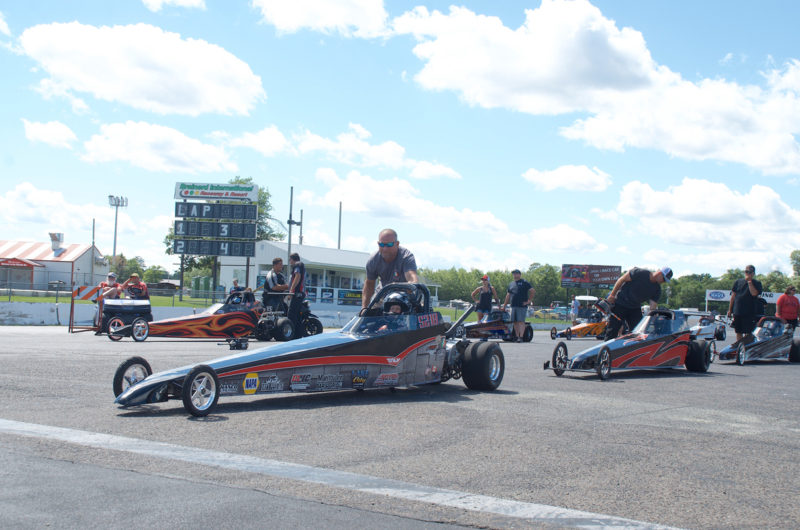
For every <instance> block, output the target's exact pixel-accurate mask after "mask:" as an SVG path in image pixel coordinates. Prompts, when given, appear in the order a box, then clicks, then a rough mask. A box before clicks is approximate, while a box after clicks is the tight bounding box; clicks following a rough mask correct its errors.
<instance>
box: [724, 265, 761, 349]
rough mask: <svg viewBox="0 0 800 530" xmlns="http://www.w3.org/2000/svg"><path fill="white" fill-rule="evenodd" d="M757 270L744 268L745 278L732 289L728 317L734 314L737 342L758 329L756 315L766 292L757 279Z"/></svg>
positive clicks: (738, 281) (749, 267)
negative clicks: (760, 299) (759, 299)
mask: <svg viewBox="0 0 800 530" xmlns="http://www.w3.org/2000/svg"><path fill="white" fill-rule="evenodd" d="M755 274H756V268H755V267H754V266H753V265H748V266H746V267H745V268H744V278H739V279H738V280H736V281H735V282H734V284H733V287H732V288H731V302H730V304H729V305H728V317H729V318H730V316H731V314H733V329H734V330H735V331H736V342H739V341H741V340H742V339H743V338H744V337H745V336H749V335H750V334H751V333H752V332H753V330H754V329H755V327H756V314H757V313H758V311H759V309H760V302H759V301H758V298H759V296H761V293H762V292H763V291H764V289H763V287H762V286H761V282H760V281H758V280H756V278H755Z"/></svg>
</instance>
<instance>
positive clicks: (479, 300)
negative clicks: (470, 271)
mask: <svg viewBox="0 0 800 530" xmlns="http://www.w3.org/2000/svg"><path fill="white" fill-rule="evenodd" d="M492 299H494V300H495V301H497V305H498V306H499V305H500V297H499V296H497V291H496V290H495V288H494V285H492V284H491V282H490V281H489V276H487V275H486V274H484V275H483V277H481V284H480V285H479V286H478V287H476V288H475V290H474V291H472V300H473V301H474V302H475V304H477V305H476V307H475V311H477V313H478V321H479V322H480V321H481V320H482V319H483V317H484V316H485V315H488V314H489V312H490V311H491V310H492Z"/></svg>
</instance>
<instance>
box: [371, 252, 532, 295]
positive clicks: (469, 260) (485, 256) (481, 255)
mask: <svg viewBox="0 0 800 530" xmlns="http://www.w3.org/2000/svg"><path fill="white" fill-rule="evenodd" d="M373 245H374V243H373ZM403 245H405V246H407V247H408V248H410V249H413V252H414V257H415V258H416V260H417V266H418V267H424V268H426V269H433V270H436V269H447V268H450V267H453V266H455V267H463V268H465V269H467V270H469V269H478V270H481V271H489V270H507V271H510V270H513V269H516V268H519V269H524V268H526V267H527V266H528V265H529V264H530V263H533V262H534V261H536V260H535V259H534V258H533V257H532V256H531V255H528V254H525V253H522V252H518V251H510V252H506V251H505V250H501V251H499V252H498V251H494V250H492V249H487V248H484V247H477V246H472V245H466V246H465V245H463V244H461V243H457V242H454V241H447V240H444V241H436V242H430V241H409V242H408V243H407V244H406V243H403ZM495 287H496V288H497V292H498V294H499V295H500V297H501V298H502V297H503V293H504V292H505V291H504V290H501V287H502V289H505V286H495Z"/></svg>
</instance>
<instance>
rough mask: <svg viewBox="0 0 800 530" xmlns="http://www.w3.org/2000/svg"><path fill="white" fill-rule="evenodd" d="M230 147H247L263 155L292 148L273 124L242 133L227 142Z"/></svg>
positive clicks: (271, 154) (270, 154)
mask: <svg viewBox="0 0 800 530" xmlns="http://www.w3.org/2000/svg"><path fill="white" fill-rule="evenodd" d="M228 145H230V146H231V147H249V148H250V149H255V150H256V151H258V152H259V153H261V154H262V155H264V156H274V155H276V154H278V153H282V152H287V151H292V150H293V148H292V146H291V144H290V143H289V141H288V140H287V139H286V137H285V136H284V135H283V133H282V132H281V131H280V130H278V128H277V127H276V126H274V125H270V126H269V127H265V128H263V129H261V130H260V131H258V132H256V133H244V134H243V135H242V136H240V137H238V138H234V139H232V140H230V141H229V142H228Z"/></svg>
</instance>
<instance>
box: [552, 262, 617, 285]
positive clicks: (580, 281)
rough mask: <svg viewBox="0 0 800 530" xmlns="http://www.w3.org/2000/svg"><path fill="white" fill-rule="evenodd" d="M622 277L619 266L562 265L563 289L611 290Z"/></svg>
mask: <svg viewBox="0 0 800 530" xmlns="http://www.w3.org/2000/svg"><path fill="white" fill-rule="evenodd" d="M620 276H622V267H620V266H619V265H575V264H570V265H562V266H561V287H584V288H586V289H611V288H612V287H614V283H615V282H616V281H617V280H618V279H619V277H620Z"/></svg>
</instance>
